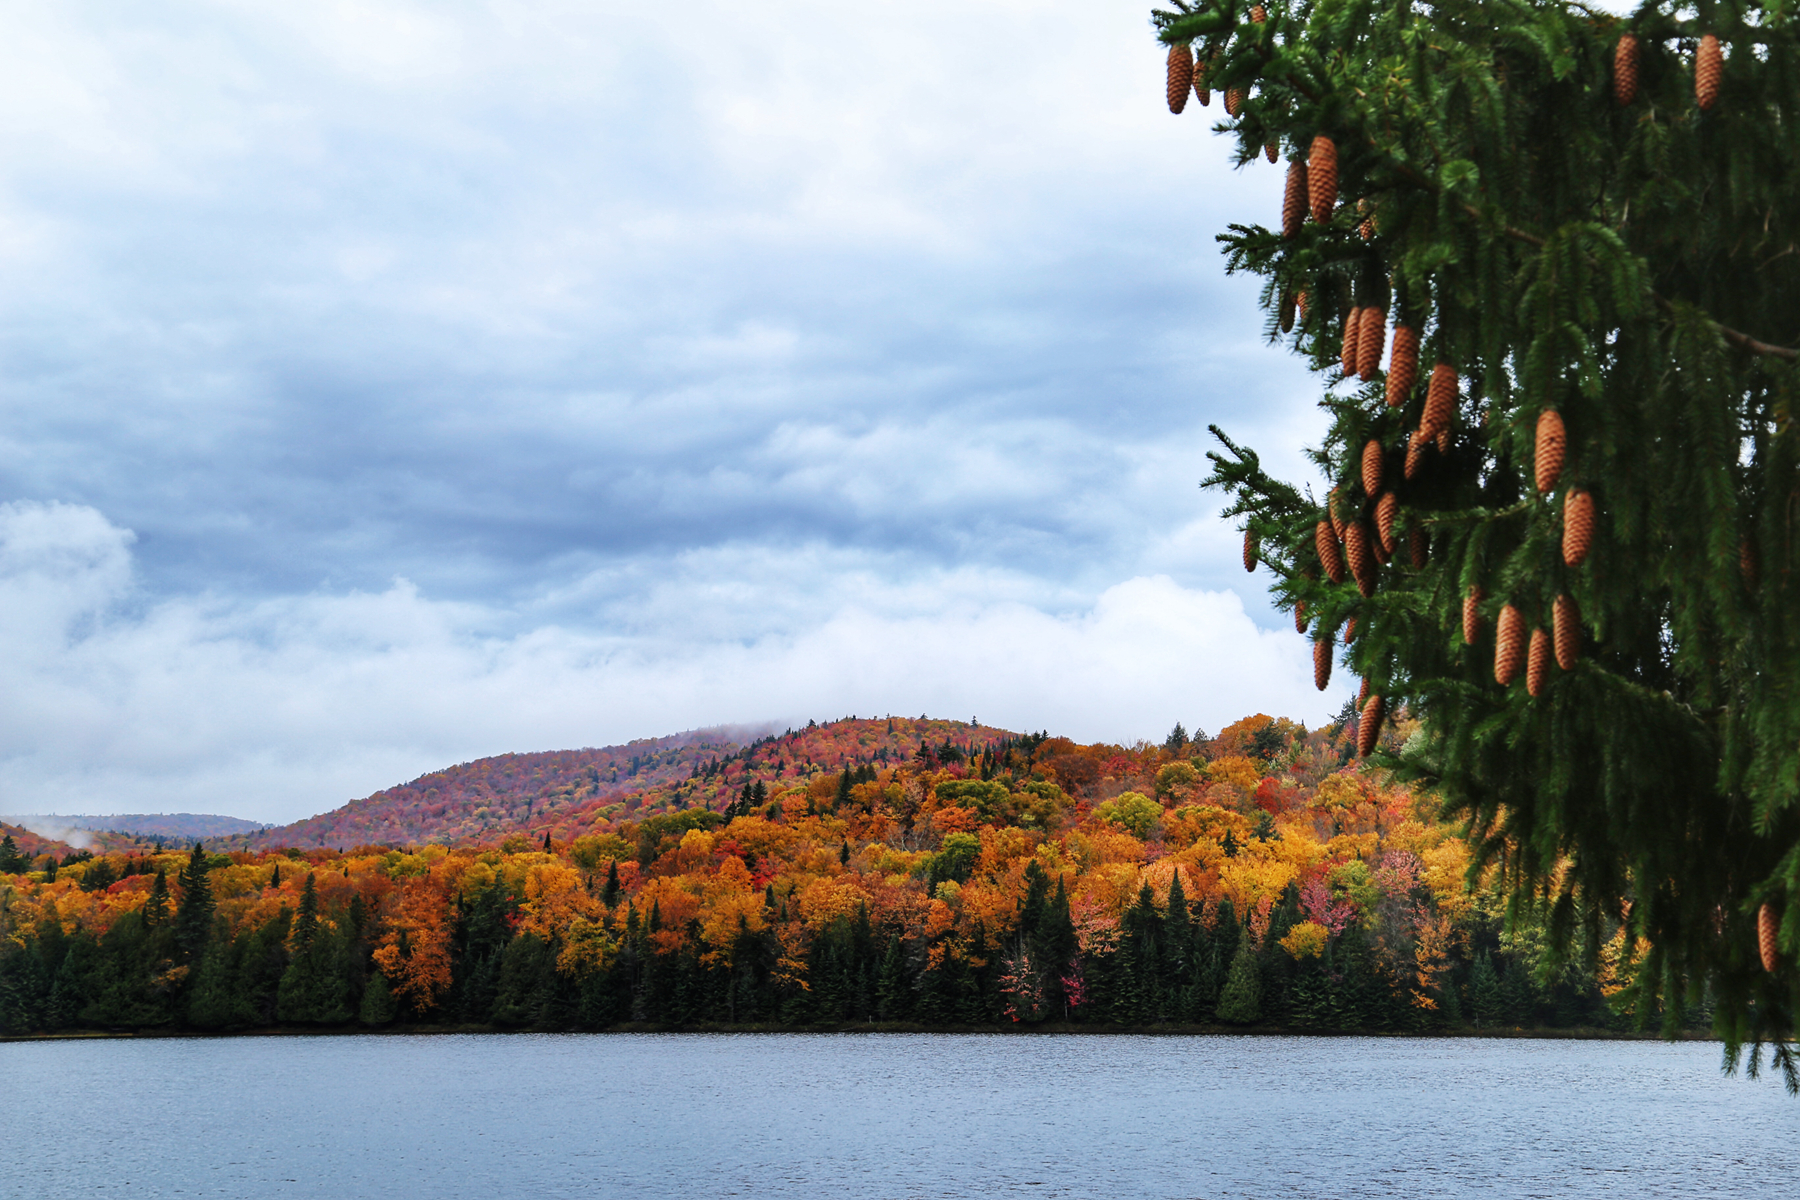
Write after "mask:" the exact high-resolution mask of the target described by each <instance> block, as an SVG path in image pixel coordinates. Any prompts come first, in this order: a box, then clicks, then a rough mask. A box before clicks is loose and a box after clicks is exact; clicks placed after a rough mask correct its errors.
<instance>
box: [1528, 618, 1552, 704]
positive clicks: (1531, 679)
mask: <svg viewBox="0 0 1800 1200" xmlns="http://www.w3.org/2000/svg"><path fill="white" fill-rule="evenodd" d="M1549 682H1550V635H1549V634H1547V633H1545V632H1544V631H1543V630H1542V629H1534V630H1532V631H1531V651H1530V653H1529V655H1528V656H1527V662H1526V664H1525V690H1526V691H1527V692H1529V693H1530V694H1531V695H1532V696H1534V697H1535V696H1541V695H1543V694H1544V686H1545V685H1546V684H1547V683H1549Z"/></svg>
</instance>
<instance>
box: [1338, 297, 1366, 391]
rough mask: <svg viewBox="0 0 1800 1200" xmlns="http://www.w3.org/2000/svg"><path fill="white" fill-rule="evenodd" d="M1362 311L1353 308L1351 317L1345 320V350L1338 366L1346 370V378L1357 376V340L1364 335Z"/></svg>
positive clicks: (1339, 358)
mask: <svg viewBox="0 0 1800 1200" xmlns="http://www.w3.org/2000/svg"><path fill="white" fill-rule="evenodd" d="M1362 311H1363V310H1362V309H1360V308H1352V309H1351V310H1350V315H1349V316H1347V317H1345V318H1344V350H1343V353H1342V354H1340V355H1339V356H1338V365H1339V366H1341V367H1342V368H1343V369H1344V378H1346V379H1348V378H1349V377H1350V376H1352V375H1354V374H1356V349H1357V339H1358V338H1359V337H1360V335H1361V334H1362Z"/></svg>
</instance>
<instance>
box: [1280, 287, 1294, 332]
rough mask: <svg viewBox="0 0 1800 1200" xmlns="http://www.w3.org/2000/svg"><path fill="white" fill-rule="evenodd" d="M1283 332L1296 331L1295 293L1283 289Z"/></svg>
mask: <svg viewBox="0 0 1800 1200" xmlns="http://www.w3.org/2000/svg"><path fill="white" fill-rule="evenodd" d="M1281 332H1283V333H1292V332H1294V293H1292V292H1290V291H1288V290H1287V289H1286V288H1283V289H1282V290H1281Z"/></svg>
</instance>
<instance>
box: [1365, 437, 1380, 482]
mask: <svg viewBox="0 0 1800 1200" xmlns="http://www.w3.org/2000/svg"><path fill="white" fill-rule="evenodd" d="M1381 457H1382V455H1381V443H1380V442H1378V441H1376V440H1375V439H1374V438H1370V439H1369V440H1368V441H1367V442H1366V443H1364V445H1363V456H1362V485H1363V495H1365V496H1379V495H1380V494H1381Z"/></svg>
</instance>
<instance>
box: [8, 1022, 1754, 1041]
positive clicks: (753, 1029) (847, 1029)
mask: <svg viewBox="0 0 1800 1200" xmlns="http://www.w3.org/2000/svg"><path fill="white" fill-rule="evenodd" d="M543 1033H554V1034H591V1035H596V1036H605V1035H609V1034H646V1033H655V1034H719V1033H739V1034H748V1033H756V1034H789V1033H792V1034H821V1033H830V1034H851V1033H869V1034H900V1033H908V1034H910V1033H939V1034H964V1035H966V1034H986V1035H990V1036H994V1037H1058V1036H1089V1037H1109V1036H1129V1037H1197V1038H1205V1037H1306V1038H1351V1037H1370V1038H1394V1039H1412V1040H1417V1041H1485V1040H1495V1039H1498V1040H1514V1041H1564V1042H1668V1041H1673V1042H1719V1043H1721V1044H1723V1042H1722V1039H1720V1038H1718V1037H1716V1036H1714V1035H1713V1034H1711V1033H1708V1032H1705V1031H1702V1030H1683V1031H1681V1032H1680V1033H1678V1034H1676V1035H1675V1036H1674V1037H1667V1036H1665V1035H1663V1034H1661V1033H1654V1032H1636V1031H1631V1030H1617V1029H1596V1028H1586V1027H1578V1028H1572V1029H1555V1028H1543V1027H1539V1028H1533V1029H1523V1028H1512V1029H1454V1030H1440V1031H1435V1032H1429V1033H1409V1032H1405V1031H1395V1030H1324V1029H1286V1028H1270V1027H1267V1026H1247V1027H1245V1028H1241V1029H1239V1028H1233V1027H1231V1026H1226V1025H1076V1024H1052V1023H1050V1022H1044V1023H1042V1024H1039V1025H1032V1026H995V1025H917V1024H913V1023H911V1022H906V1021H883V1022H864V1023H859V1024H835V1025H763V1024H743V1025H657V1024H653V1023H649V1022H637V1023H629V1024H624V1025H611V1026H608V1027H607V1028H605V1029H539V1028H530V1027H509V1026H500V1025H402V1024H394V1025H387V1026H383V1027H381V1028H379V1029H370V1028H367V1027H365V1026H359V1025H340V1026H322V1027H319V1028H297V1027H294V1026H289V1025H271V1026H264V1027H260V1028H251V1029H226V1030H211V1029H135V1030H104V1029H86V1030H73V1031H63V1032H58V1033H16V1034H0V1043H5V1042H71V1041H132V1040H138V1039H162V1038H251V1037H261V1038H267V1037H302V1038H304V1037H352V1036H373V1037H384V1036H385V1037H395V1036H400V1037H415V1036H421V1035H428V1034H483V1035H488V1034H492V1035H496V1036H505V1035H509V1034H543Z"/></svg>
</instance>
